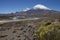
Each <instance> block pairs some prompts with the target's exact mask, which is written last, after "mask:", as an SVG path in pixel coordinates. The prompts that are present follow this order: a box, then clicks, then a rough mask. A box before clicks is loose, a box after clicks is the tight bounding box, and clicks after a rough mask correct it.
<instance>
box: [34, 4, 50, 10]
mask: <svg viewBox="0 0 60 40" xmlns="http://www.w3.org/2000/svg"><path fill="white" fill-rule="evenodd" d="M33 9H46V10H51V9H50V8H48V7H46V6H44V5H42V4H37V5H35V6H34V7H33Z"/></svg>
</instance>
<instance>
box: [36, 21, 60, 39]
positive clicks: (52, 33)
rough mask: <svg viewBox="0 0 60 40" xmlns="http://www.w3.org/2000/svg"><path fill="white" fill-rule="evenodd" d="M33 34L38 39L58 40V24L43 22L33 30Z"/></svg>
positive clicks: (59, 25) (59, 32)
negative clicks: (43, 23)
mask: <svg viewBox="0 0 60 40" xmlns="http://www.w3.org/2000/svg"><path fill="white" fill-rule="evenodd" d="M46 24H47V25H46ZM35 36H36V37H37V38H38V40H60V24H51V23H50V22H45V25H41V26H40V28H38V29H37V30H36V31H35Z"/></svg>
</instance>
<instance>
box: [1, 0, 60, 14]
mask: <svg viewBox="0 0 60 40" xmlns="http://www.w3.org/2000/svg"><path fill="white" fill-rule="evenodd" d="M37 4H42V5H45V6H47V7H48V8H51V9H53V10H56V11H60V0H0V13H10V12H16V11H21V10H23V9H25V8H32V7H33V6H35V5H37Z"/></svg>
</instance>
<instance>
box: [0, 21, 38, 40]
mask: <svg viewBox="0 0 60 40" xmlns="http://www.w3.org/2000/svg"><path fill="white" fill-rule="evenodd" d="M22 24H24V23H22ZM22 24H21V23H20V22H15V23H5V24H0V40H35V39H34V31H35V30H36V29H37V28H38V26H37V25H34V24H24V25H22Z"/></svg>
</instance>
